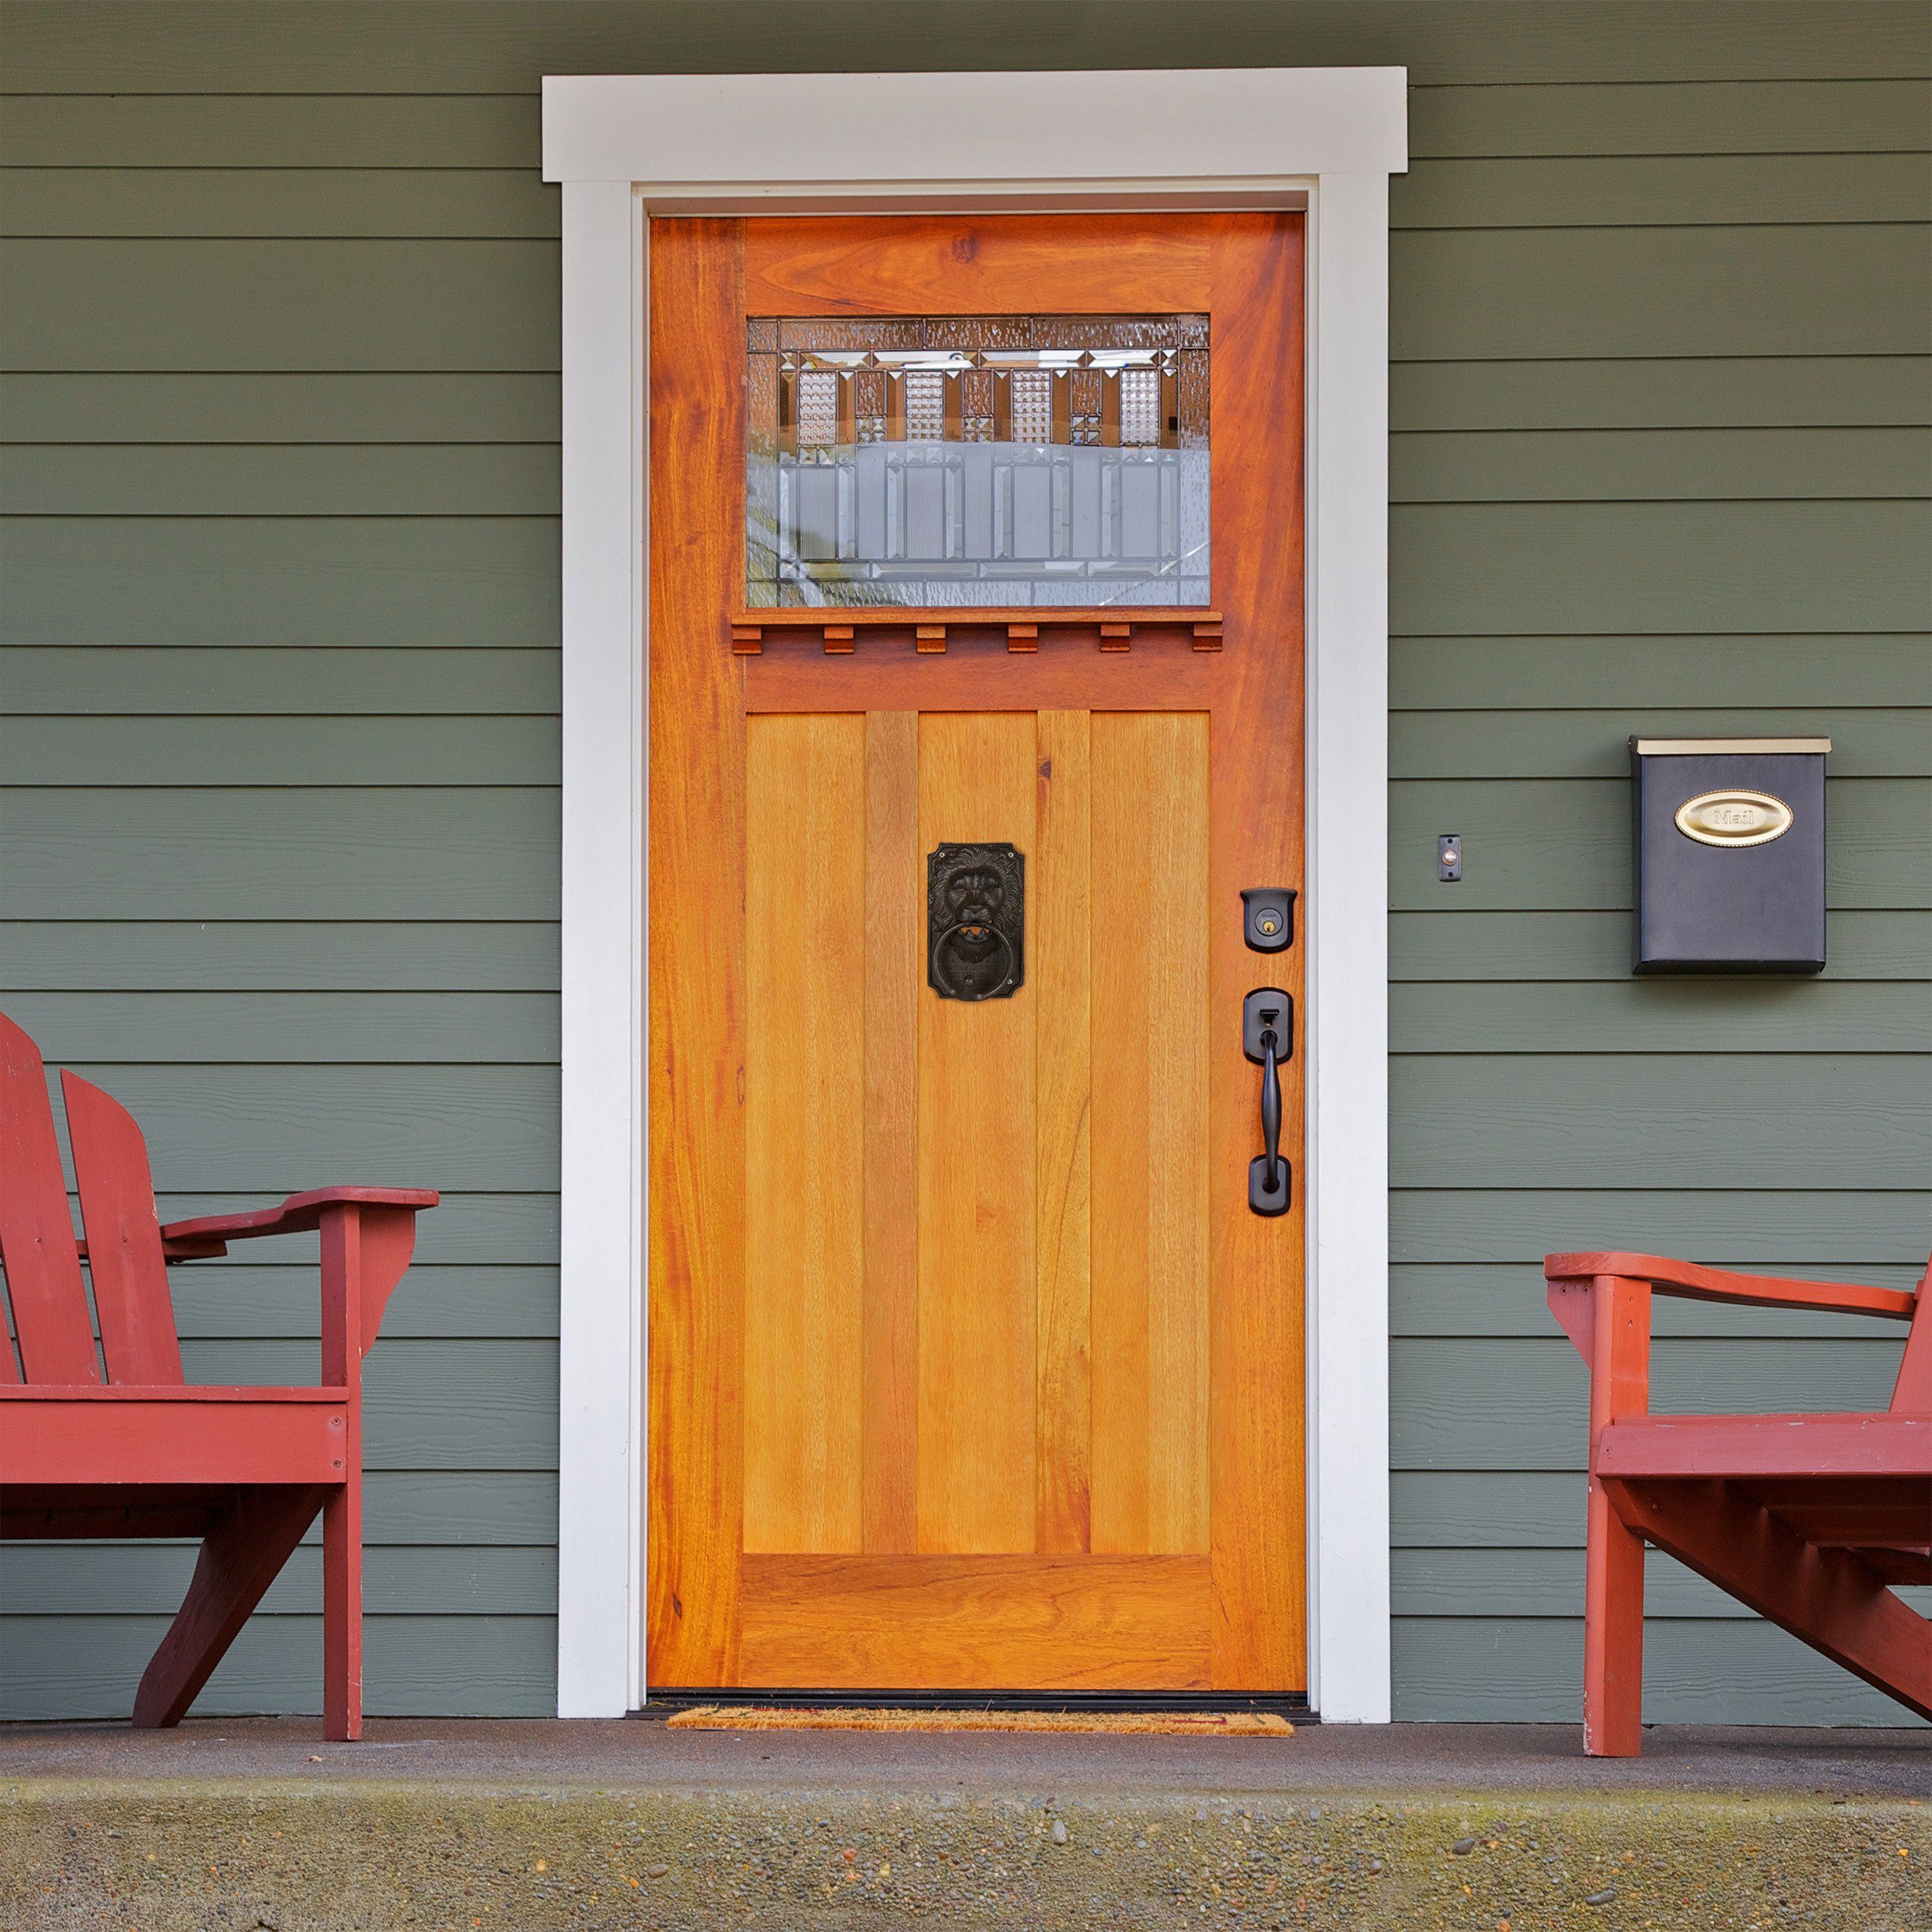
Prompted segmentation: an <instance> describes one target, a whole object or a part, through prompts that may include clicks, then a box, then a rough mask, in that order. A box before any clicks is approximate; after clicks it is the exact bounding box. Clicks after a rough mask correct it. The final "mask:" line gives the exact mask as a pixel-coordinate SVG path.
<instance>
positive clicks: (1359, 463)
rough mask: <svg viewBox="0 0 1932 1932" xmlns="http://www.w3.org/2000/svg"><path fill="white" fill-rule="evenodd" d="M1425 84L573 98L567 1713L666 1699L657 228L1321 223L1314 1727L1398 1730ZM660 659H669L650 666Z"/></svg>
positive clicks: (1226, 80)
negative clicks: (656, 747) (647, 1568)
mask: <svg viewBox="0 0 1932 1932" xmlns="http://www.w3.org/2000/svg"><path fill="white" fill-rule="evenodd" d="M1406 165H1407V70H1406V69H1402V68H1399V67H1364V68H1266V69H1186V70H1177V71H1174V72H1145V71H1142V72H1112V73H1099V72H1080V73H1058V72H1055V73H1038V72H1035V73H1015V74H891V75H880V74H874V75H831V74H819V75H813V74H805V75H595V76H581V75H571V76H552V77H549V78H546V80H545V81H544V83H543V174H544V178H545V179H546V180H552V181H560V182H561V183H563V278H562V280H563V318H562V319H563V445H564V448H563V611H562V629H563V813H562V988H563V995H562V1015H561V1060H562V1144H561V1155H562V1174H561V1191H562V1202H561V1254H560V1258H561V1272H562V1281H561V1303H562V1305H561V1344H560V1349H559V1365H558V1374H559V1379H560V1392H561V1403H560V1421H559V1441H558V1460H559V1490H560V1503H559V1513H558V1630H557V1636H558V1669H557V1698H558V1714H559V1715H561V1716H565V1717H597V1716H614V1715H621V1714H622V1713H623V1712H625V1711H626V1710H629V1709H634V1708H635V1706H637V1705H638V1703H639V1702H640V1701H641V1697H642V1687H643V1684H644V1682H645V1675H644V1668H643V1654H642V1644H643V1624H644V1618H643V1604H644V1592H643V1577H644V1561H645V1541H646V1534H647V1525H646V1524H645V1521H644V1497H643V1488H644V1484H643V1470H644V1457H643V1432H644V1426H645V1416H644V1367H645V1348H646V1346H647V1345H648V1337H646V1335H645V1332H644V1307H645V1227H646V1216H647V1214H648V1202H647V1201H646V1199H645V1192H644V1180H643V1176H644V1166H645V1146H646V1124H647V1123H646V1121H645V1091H644V1069H645V1037H644V1026H645V1019H644V1003H643V1002H644V969H645V945H646V942H647V937H648V935H647V932H646V927H645V919H646V910H647V902H646V894H645V877H644V865H645V851H646V843H645V823H644V811H645V785H644V780H645V728H644V720H645V685H646V680H647V678H648V641H646V640H645V595H644V586H645V580H646V566H647V560H648V543H649V538H650V528H649V518H648V503H647V500H646V481H647V478H648V450H647V448H646V445H645V437H646V433H647V429H648V422H647V412H646V410H645V397H646V395H647V378H648V371H647V369H646V367H645V343H646V329H645V322H646V320H647V316H648V308H647V303H648V274H649V243H650V218H651V216H652V215H654V214H656V215H669V214H680V213H682V214H693V213H711V214H777V213H781V212H822V211H834V210H835V211H838V212H841V213H844V214H864V213H867V212H878V213H891V212H894V211H905V210H909V209H915V208H917V209H925V210H949V209H955V208H961V209H963V208H978V209H991V208H999V209H1004V210H1008V211H1029V210H1034V211H1045V210H1049V209H1054V208H1080V207H1103V206H1104V207H1116V208H1120V207H1136V208H1243V207H1247V208H1306V210H1307V211H1308V213H1309V237H1308V243H1309V245H1308V251H1307V261H1308V274H1309V285H1308V290H1307V316H1308V325H1309V326H1308V331H1307V337H1308V371H1307V375H1308V380H1307V386H1306V395H1307V401H1308V447H1307V451H1306V456H1307V463H1308V478H1309V489H1308V492H1307V497H1308V505H1309V509H1308V523H1309V527H1308V531H1307V533H1306V535H1307V541H1306V558H1307V584H1308V590H1307V595H1308V610H1307V617H1308V625H1307V629H1308V660H1307V663H1308V688H1309V719H1308V726H1309V729H1308V751H1309V780H1308V795H1307V815H1308V884H1309V903H1308V907H1307V911H1308V921H1307V938H1306V943H1307V945H1308V947H1309V958H1308V968H1309V1032H1308V1035H1307V1042H1306V1044H1307V1052H1308V1063H1309V1064H1308V1075H1309V1084H1308V1121H1307V1149H1308V1152H1307V1164H1308V1169H1309V1174H1308V1193H1307V1199H1308V1205H1309V1236H1308V1239H1309V1254H1308V1311H1309V1312H1308V1322H1309V1335H1308V1345H1309V1346H1308V1360H1309V1388H1308V1401H1307V1410H1308V1417H1309V1437H1308V1445H1307V1447H1308V1456H1309V1494H1308V1513H1309V1544H1310V1546H1309V1565H1308V1572H1309V1671H1310V1678H1309V1695H1310V1700H1311V1702H1312V1703H1313V1704H1314V1706H1315V1708H1316V1709H1318V1710H1319V1711H1320V1712H1321V1714H1322V1715H1323V1717H1324V1718H1325V1719H1327V1720H1328V1721H1331V1722H1334V1721H1351V1720H1353V1721H1370V1722H1375V1721H1386V1720H1387V1719H1388V1718H1389V1715H1390V1665H1389V1635H1390V1628H1389V1427H1388V1418H1389V1397H1388V1364H1389V1324H1388V1181H1389V1155H1388V952H1387V912H1386V908H1387V904H1388V892H1387V880H1388V857H1387V848H1386V838H1387V814H1388V785H1387V778H1388V756H1387V712H1388V589H1389V574H1388V543H1387V528H1388V500H1389V491H1388V346H1389V334H1388V306H1389V303H1388V296H1389V203H1388V195H1389V186H1388V177H1389V174H1392V173H1395V172H1399V171H1401V170H1402V169H1403V168H1405V167H1406ZM641 646H642V648H641Z"/></svg>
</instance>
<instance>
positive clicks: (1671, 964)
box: [1630, 738, 1832, 973]
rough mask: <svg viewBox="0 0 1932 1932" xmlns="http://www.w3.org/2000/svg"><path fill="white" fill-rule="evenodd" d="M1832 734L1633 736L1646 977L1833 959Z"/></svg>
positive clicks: (1641, 953) (1813, 964)
mask: <svg viewBox="0 0 1932 1932" xmlns="http://www.w3.org/2000/svg"><path fill="white" fill-rule="evenodd" d="M1831 748H1832V741H1831V740H1830V739H1829V738H1632V740H1630V752H1631V763H1632V767H1633V775H1634V779H1635V783H1634V784H1633V786H1632V793H1633V795H1634V798H1635V805H1636V839H1637V851H1636V900H1637V961H1636V970H1637V971H1638V972H1639V973H1816V972H1817V971H1820V969H1821V968H1823V965H1824V964H1825V754H1826V752H1829V750H1830V749H1831Z"/></svg>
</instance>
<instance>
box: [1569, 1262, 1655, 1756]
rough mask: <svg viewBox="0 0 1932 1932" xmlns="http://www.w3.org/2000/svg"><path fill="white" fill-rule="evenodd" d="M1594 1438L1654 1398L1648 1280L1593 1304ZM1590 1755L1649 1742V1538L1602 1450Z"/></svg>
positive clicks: (1586, 1684) (1594, 1529)
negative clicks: (1618, 1496)
mask: <svg viewBox="0 0 1932 1932" xmlns="http://www.w3.org/2000/svg"><path fill="white" fill-rule="evenodd" d="M1590 1313H1591V1317H1592V1319H1591V1324H1590V1360H1591V1362H1592V1371H1591V1375H1590V1436H1591V1441H1592V1444H1595V1443H1597V1442H1598V1441H1601V1439H1602V1436H1603V1432H1604V1430H1605V1429H1607V1428H1608V1427H1610V1426H1611V1425H1612V1424H1613V1423H1615V1422H1616V1421H1617V1418H1618V1417H1621V1416H1632V1415H1641V1414H1643V1412H1644V1410H1646V1409H1647V1408H1648V1407H1650V1401H1651V1389H1650V1378H1651V1291H1650V1285H1649V1284H1648V1283H1647V1282H1644V1281H1619V1280H1617V1279H1616V1278H1614V1277H1611V1276H1603V1277H1600V1278H1598V1281H1596V1283H1595V1288H1594V1291H1593V1293H1592V1300H1591V1309H1590ZM1585 1507H1586V1511H1587V1520H1588V1524H1589V1537H1588V1542H1587V1546H1586V1549H1585V1552H1584V1562H1583V1749H1585V1750H1586V1751H1587V1752H1590V1753H1591V1754H1592V1755H1594V1756H1598V1757H1607V1758H1634V1757H1635V1755H1637V1752H1638V1749H1639V1748H1640V1747H1641V1744H1642V1742H1643V1730H1642V1724H1643V1710H1642V1705H1643V1691H1644V1540H1643V1538H1642V1537H1641V1536H1639V1535H1638V1534H1636V1533H1635V1532H1634V1531H1632V1530H1630V1529H1629V1528H1628V1527H1626V1525H1625V1524H1624V1523H1623V1521H1622V1520H1621V1518H1619V1516H1618V1515H1617V1512H1616V1510H1615V1509H1614V1508H1613V1507H1612V1506H1611V1500H1610V1497H1609V1494H1608V1492H1607V1491H1606V1490H1605V1489H1604V1485H1603V1481H1602V1478H1601V1475H1599V1474H1598V1469H1597V1466H1596V1457H1595V1453H1594V1449H1593V1451H1592V1456H1591V1459H1590V1474H1589V1497H1588V1500H1587V1502H1586V1505H1585Z"/></svg>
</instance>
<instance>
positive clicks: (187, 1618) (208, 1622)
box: [134, 1487, 322, 1730]
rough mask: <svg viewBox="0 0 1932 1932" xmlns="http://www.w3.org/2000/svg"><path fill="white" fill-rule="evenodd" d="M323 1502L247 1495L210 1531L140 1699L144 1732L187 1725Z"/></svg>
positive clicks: (278, 1492) (311, 1495) (315, 1497)
mask: <svg viewBox="0 0 1932 1932" xmlns="http://www.w3.org/2000/svg"><path fill="white" fill-rule="evenodd" d="M321 1500H322V1492H321V1491H320V1490H317V1489H311V1488H306V1487H305V1488H300V1489H294V1488H289V1489H285V1488H270V1487H262V1488H258V1489H248V1490H245V1491H242V1494H240V1495H239V1496H238V1497H237V1499H236V1500H235V1503H234V1504H233V1505H232V1506H231V1507H230V1508H229V1509H228V1510H227V1512H226V1513H225V1514H224V1515H223V1517H222V1518H221V1520H220V1521H219V1522H217V1524H215V1526H214V1528H213V1529H211V1530H210V1531H209V1532H208V1535H207V1536H206V1537H205V1538H204V1539H203V1540H202V1553H201V1555H200V1557H199V1558H198V1560H197V1561H196V1563H195V1574H194V1577H193V1580H192V1581H191V1582H190V1583H189V1586H188V1594H187V1595H186V1597H184V1598H183V1599H182V1601H181V1607H180V1610H179V1611H177V1612H176V1614H175V1617H174V1623H171V1625H170V1626H168V1635H166V1636H165V1637H164V1638H162V1640H161V1647H160V1648H159V1649H158V1650H157V1651H155V1654H154V1656H153V1657H152V1659H150V1660H149V1664H148V1667H147V1669H146V1671H145V1672H143V1674H142V1677H141V1684H140V1690H137V1692H136V1693H135V1694H134V1722H135V1724H137V1726H138V1727H140V1728H141V1729H143V1730H156V1729H160V1728H163V1727H166V1726H168V1725H170V1724H179V1723H180V1721H181V1719H182V1718H183V1716H184V1715H186V1712H187V1709H188V1706H189V1705H190V1704H192V1703H193V1702H194V1701H195V1698H196V1697H198V1696H199V1695H200V1694H201V1689H202V1685H203V1684H205V1683H207V1681H208V1678H209V1677H210V1675H211V1674H212V1673H213V1672H214V1667H215V1666H216V1665H217V1664H218V1663H220V1661H221V1660H222V1659H223V1657H225V1656H226V1654H227V1653H228V1647H229V1644H232V1643H233V1642H234V1641H235V1638H236V1636H237V1635H239V1633H240V1632H241V1629H242V1625H243V1624H245V1623H247V1622H248V1619H249V1617H250V1616H251V1614H253V1612H254V1607H255V1606H256V1604H258V1603H260V1601H261V1600H262V1597H263V1592H266V1589H268V1586H269V1585H270V1584H271V1583H273V1582H274V1581H275V1578H276V1577H278V1575H280V1574H281V1566H282V1565H283V1564H285V1563H286V1562H287V1561H288V1558H289V1555H290V1552H291V1551H293V1550H294V1547H295V1546H296V1545H297V1543H300V1541H301V1540H302V1533H303V1531H305V1530H306V1529H307V1528H308V1527H309V1524H311V1523H312V1522H313V1521H315V1509H316V1506H317V1505H318V1504H319V1503H321Z"/></svg>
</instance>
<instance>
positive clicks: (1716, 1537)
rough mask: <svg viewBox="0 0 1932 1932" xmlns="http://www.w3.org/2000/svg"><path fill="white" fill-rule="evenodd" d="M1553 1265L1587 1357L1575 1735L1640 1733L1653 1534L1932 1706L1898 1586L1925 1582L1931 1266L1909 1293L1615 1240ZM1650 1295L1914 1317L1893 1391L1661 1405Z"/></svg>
mask: <svg viewBox="0 0 1932 1932" xmlns="http://www.w3.org/2000/svg"><path fill="white" fill-rule="evenodd" d="M1543 1272H1544V1273H1545V1275H1546V1276H1547V1277H1548V1278H1549V1291H1548V1296H1549V1306H1550V1311H1551V1312H1552V1314H1553V1315H1555V1317H1556V1319H1557V1321H1558V1323H1559V1324H1561V1327H1562V1328H1563V1330H1564V1333H1565V1334H1567V1335H1568V1336H1569V1337H1570V1339H1571V1341H1572V1342H1573V1343H1574V1344H1575V1345H1576V1347H1577V1352H1578V1353H1579V1354H1580V1355H1582V1356H1583V1360H1584V1361H1585V1363H1586V1365H1587V1366H1588V1367H1589V1372H1590V1422H1589V1504H1588V1512H1589V1514H1588V1535H1589V1547H1588V1550H1587V1552H1586V1561H1585V1589H1584V1688H1583V1743H1584V1749H1586V1751H1588V1752H1590V1753H1591V1754H1592V1755H1596V1756H1617V1757H1634V1756H1635V1755H1637V1752H1638V1749H1640V1747H1641V1742H1642V1731H1641V1722H1640V1717H1641V1712H1640V1708H1639V1707H1640V1703H1641V1684H1642V1668H1643V1641H1642V1637H1643V1550H1644V1545H1645V1543H1655V1544H1656V1545H1657V1546H1658V1547H1659V1548H1660V1549H1667V1550H1669V1552H1670V1553H1671V1554H1672V1555H1674V1556H1675V1557H1677V1558H1678V1559H1679V1560H1680V1561H1683V1562H1684V1563H1686V1564H1689V1565H1690V1567H1692V1568H1693V1569H1694V1570H1696V1571H1698V1572H1699V1574H1701V1575H1703V1576H1705V1577H1708V1578H1709V1579H1710V1580H1711V1581H1712V1582H1713V1583H1716V1584H1717V1585H1718V1586H1719V1587H1720V1588H1721V1589H1725V1590H1727V1591H1729V1592H1730V1593H1731V1595H1734V1596H1736V1597H1737V1598H1739V1599H1740V1601H1743V1602H1744V1603H1746V1604H1749V1606H1750V1607H1752V1609H1754V1610H1756V1611H1758V1612H1760V1614H1762V1615H1764V1616H1765V1617H1769V1618H1770V1619H1771V1620H1773V1621H1774V1622H1776V1623H1779V1624H1780V1625H1781V1626H1783V1628H1784V1629H1786V1630H1789V1632H1791V1633H1792V1635H1794V1636H1795V1637H1798V1638H1801V1640H1802V1641H1804V1642H1806V1643H1807V1644H1810V1645H1812V1647H1814V1649H1817V1650H1819V1651H1823V1654H1825V1655H1826V1656H1827V1657H1831V1658H1832V1659H1833V1660H1835V1662H1837V1663H1841V1664H1842V1665H1843V1666H1844V1667H1845V1668H1846V1669H1848V1670H1851V1671H1853V1672H1856V1673H1857V1675H1859V1676H1860V1677H1863V1678H1864V1679H1865V1680H1866V1681H1867V1682H1868V1683H1869V1684H1873V1685H1875V1686H1876V1687H1877V1688H1878V1689H1879V1690H1884V1691H1885V1692H1886V1693H1887V1694H1888V1695H1890V1696H1891V1697H1896V1698H1897V1699H1898V1700H1899V1701H1900V1703H1903V1704H1904V1705H1905V1706H1906V1707H1907V1708H1908V1709H1911V1710H1914V1711H1916V1712H1918V1713H1919V1714H1920V1715H1923V1716H1927V1717H1932V1623H1928V1622H1927V1620H1926V1619H1924V1618H1923V1617H1920V1616H1918V1614H1916V1613H1915V1611H1913V1610H1912V1608H1911V1607H1910V1606H1909V1604H1906V1602H1905V1601H1904V1600H1903V1598H1900V1597H1899V1596H1897V1595H1896V1594H1895V1593H1894V1590H1893V1589H1892V1587H1891V1586H1893V1585H1894V1584H1897V1583H1913V1582H1919V1581H1922V1580H1927V1579H1932V1263H1928V1264H1927V1271H1926V1274H1925V1275H1924V1277H1923V1278H1921V1281H1920V1283H1919V1286H1918V1292H1917V1293H1916V1294H1911V1293H1907V1292H1904V1291H1900V1290H1897V1289H1890V1288H1873V1287H1866V1286H1863V1285H1862V1284H1853V1283H1846V1282H1816V1281H1789V1280H1786V1279H1783V1278H1780V1277H1775V1276H1770V1275H1736V1274H1727V1273H1723V1272H1719V1271H1718V1270H1716V1269H1708V1268H1702V1267H1700V1266H1697V1265H1696V1264H1695V1263H1690V1262H1682V1261H1669V1260H1663V1259H1661V1258H1660V1257H1657V1256H1655V1255H1647V1254H1624V1253H1619V1252H1608V1253H1592V1254H1552V1255H1550V1256H1549V1257H1547V1258H1546V1260H1545V1262H1544V1266H1543ZM1653 1293H1660V1294H1675V1295H1681V1296H1684V1297H1689V1298H1690V1299H1692V1300H1709V1301H1736V1302H1740V1303H1756V1304H1758V1305H1761V1306H1777V1307H1795V1308H1819V1309H1832V1310H1835V1311H1838V1312H1852V1313H1861V1314H1867V1315H1878V1316H1881V1317H1884V1318H1890V1319H1893V1320H1898V1319H1901V1318H1902V1319H1904V1320H1906V1321H1910V1322H1911V1323H1912V1330H1911V1333H1910V1334H1909V1337H1908V1338H1907V1341H1906V1351H1905V1356H1904V1360H1903V1364H1902V1365H1901V1367H1900V1372H1899V1378H1898V1384H1897V1389H1895V1391H1894V1395H1893V1398H1892V1403H1891V1407H1890V1409H1889V1410H1887V1411H1886V1412H1885V1413H1884V1414H1878V1415H1847V1414H1798V1415H1774V1416H1651V1415H1650V1414H1648V1413H1647V1411H1648V1409H1649V1406H1650V1403H1649V1388H1648V1378H1649V1352H1650V1304H1651V1295H1652V1294H1653Z"/></svg>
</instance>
